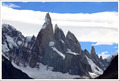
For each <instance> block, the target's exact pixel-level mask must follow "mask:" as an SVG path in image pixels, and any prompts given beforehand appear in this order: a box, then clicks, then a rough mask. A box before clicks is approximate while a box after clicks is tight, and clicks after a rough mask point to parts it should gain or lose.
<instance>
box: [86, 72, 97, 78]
mask: <svg viewBox="0 0 120 81" xmlns="http://www.w3.org/2000/svg"><path fill="white" fill-rule="evenodd" d="M88 73H89V75H90V76H91V78H96V77H98V76H99V75H97V74H95V73H92V72H88Z"/></svg>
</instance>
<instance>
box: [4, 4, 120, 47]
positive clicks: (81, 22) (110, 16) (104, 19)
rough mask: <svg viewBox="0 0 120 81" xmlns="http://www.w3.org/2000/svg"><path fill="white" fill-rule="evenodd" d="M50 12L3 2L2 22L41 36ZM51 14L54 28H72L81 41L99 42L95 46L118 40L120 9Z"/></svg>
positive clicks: (65, 30)
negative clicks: (40, 32) (90, 12)
mask: <svg viewBox="0 0 120 81" xmlns="http://www.w3.org/2000/svg"><path fill="white" fill-rule="evenodd" d="M14 7H15V6H14ZM16 7H17V5H16ZM46 13H47V12H41V11H33V10H17V9H13V8H12V7H9V6H5V5H3V6H2V23H6V24H11V25H12V26H14V27H15V28H16V29H18V30H19V31H21V32H22V34H23V35H25V36H32V35H33V34H34V35H35V36H37V34H38V32H39V31H40V29H41V27H42V25H43V23H44V17H45V15H46ZM50 16H51V18H52V23H53V27H54V26H55V24H58V26H59V27H60V28H61V29H62V30H63V31H64V33H65V34H66V33H67V32H68V30H69V31H71V32H72V33H74V34H75V36H76V37H77V39H78V40H79V41H90V42H97V43H96V44H94V45H100V44H110V45H111V44H113V43H118V27H119V21H118V12H98V13H92V14H89V13H86V14H85V13H77V14H70V13H65V14H61V13H50ZM28 29H29V31H28Z"/></svg>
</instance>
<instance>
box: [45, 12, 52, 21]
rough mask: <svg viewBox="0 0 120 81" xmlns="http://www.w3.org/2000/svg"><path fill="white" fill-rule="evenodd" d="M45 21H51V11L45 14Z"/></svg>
mask: <svg viewBox="0 0 120 81" xmlns="http://www.w3.org/2000/svg"><path fill="white" fill-rule="evenodd" d="M45 22H51V18H50V15H49V13H47V14H46V16H45Z"/></svg>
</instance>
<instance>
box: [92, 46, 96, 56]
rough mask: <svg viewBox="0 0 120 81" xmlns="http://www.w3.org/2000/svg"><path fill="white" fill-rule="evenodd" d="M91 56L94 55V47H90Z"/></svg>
mask: <svg viewBox="0 0 120 81" xmlns="http://www.w3.org/2000/svg"><path fill="white" fill-rule="evenodd" d="M91 54H93V55H95V54H96V52H95V48H94V46H92V47H91Z"/></svg>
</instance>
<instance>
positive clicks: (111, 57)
mask: <svg viewBox="0 0 120 81" xmlns="http://www.w3.org/2000/svg"><path fill="white" fill-rule="evenodd" d="M116 55H118V50H117V51H116V52H114V53H113V54H112V55H110V56H108V57H107V58H106V60H107V61H108V62H110V61H111V60H112V59H113V58H114V57H115V56H116Z"/></svg>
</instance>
